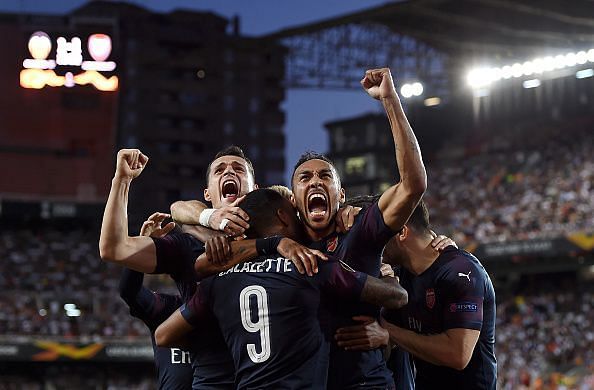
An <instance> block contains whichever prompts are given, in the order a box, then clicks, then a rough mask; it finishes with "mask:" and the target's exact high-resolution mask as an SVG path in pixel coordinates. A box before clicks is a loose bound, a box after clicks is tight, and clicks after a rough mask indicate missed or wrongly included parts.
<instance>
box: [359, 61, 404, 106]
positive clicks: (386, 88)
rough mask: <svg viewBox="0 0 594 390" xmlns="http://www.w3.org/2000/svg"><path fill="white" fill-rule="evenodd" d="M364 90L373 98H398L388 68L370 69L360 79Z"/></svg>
mask: <svg viewBox="0 0 594 390" xmlns="http://www.w3.org/2000/svg"><path fill="white" fill-rule="evenodd" d="M361 85H362V86H363V88H364V89H365V92H367V93H368V94H369V96H371V97H372V98H374V99H377V100H380V99H387V98H394V97H395V98H398V95H397V94H396V88H394V80H393V79H392V74H391V73H390V69H388V68H380V69H370V70H368V71H366V72H365V76H364V77H363V79H362V80H361Z"/></svg>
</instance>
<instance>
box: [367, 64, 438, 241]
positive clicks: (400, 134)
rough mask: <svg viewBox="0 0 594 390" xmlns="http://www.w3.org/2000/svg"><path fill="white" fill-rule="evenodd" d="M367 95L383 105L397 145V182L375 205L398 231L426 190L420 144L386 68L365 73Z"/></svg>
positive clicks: (387, 221) (385, 220)
mask: <svg viewBox="0 0 594 390" xmlns="http://www.w3.org/2000/svg"><path fill="white" fill-rule="evenodd" d="M361 84H362V85H363V88H365V90H366V91H367V93H368V94H369V95H370V96H371V97H373V98H375V99H378V100H380V101H381V102H382V105H383V106H384V109H385V110H386V114H387V116H388V120H389V121H390V128H391V130H392V137H393V138H394V144H395V146H396V162H397V165H398V173H399V175H400V181H399V182H398V183H396V184H395V185H393V186H392V187H390V188H388V189H387V190H386V191H384V193H383V194H382V195H381V197H380V199H379V202H378V206H379V209H380V211H381V213H382V216H383V218H384V222H385V223H386V225H387V226H389V227H390V228H391V229H392V230H393V231H395V232H396V231H399V230H400V229H401V228H402V226H404V224H405V223H406V221H408V218H409V217H410V215H411V214H412V212H413V211H414V209H415V207H416V206H417V204H418V203H419V201H420V200H421V197H422V196H423V194H424V193H425V190H426V189H427V173H426V172H425V166H424V164H423V159H422V157H421V150H420V148H419V144H418V142H417V139H416V137H415V134H414V133H413V131H412V128H411V126H410V124H409V122H408V119H407V118H406V115H405V114H404V110H403V109H402V105H401V104H400V99H399V98H398V94H397V93H396V89H395V88H394V81H393V79H392V75H391V74H390V70H389V69H388V68H382V69H373V70H368V71H367V72H365V77H363V80H361Z"/></svg>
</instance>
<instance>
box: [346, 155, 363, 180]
mask: <svg viewBox="0 0 594 390" xmlns="http://www.w3.org/2000/svg"><path fill="white" fill-rule="evenodd" d="M366 165H367V159H366V158H365V157H362V156H360V157H350V158H347V160H346V162H345V167H344V169H345V172H346V174H347V175H353V176H354V175H356V176H360V175H363V174H365V166H366Z"/></svg>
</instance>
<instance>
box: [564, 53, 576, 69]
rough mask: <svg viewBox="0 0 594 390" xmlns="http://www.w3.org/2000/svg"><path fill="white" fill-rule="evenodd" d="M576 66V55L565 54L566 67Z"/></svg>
mask: <svg viewBox="0 0 594 390" xmlns="http://www.w3.org/2000/svg"><path fill="white" fill-rule="evenodd" d="M575 64H577V58H576V56H575V53H567V54H565V66H575Z"/></svg>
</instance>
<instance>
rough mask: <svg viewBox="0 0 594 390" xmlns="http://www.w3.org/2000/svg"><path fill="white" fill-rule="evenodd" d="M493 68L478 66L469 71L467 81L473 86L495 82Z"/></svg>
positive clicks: (478, 86) (477, 86)
mask: <svg viewBox="0 0 594 390" xmlns="http://www.w3.org/2000/svg"><path fill="white" fill-rule="evenodd" d="M494 73H495V72H493V70H492V69H491V68H477V69H473V70H471V71H470V72H468V76H466V81H467V82H468V85H470V86H471V87H472V88H481V87H486V86H488V85H489V84H491V83H492V82H493V76H494Z"/></svg>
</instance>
